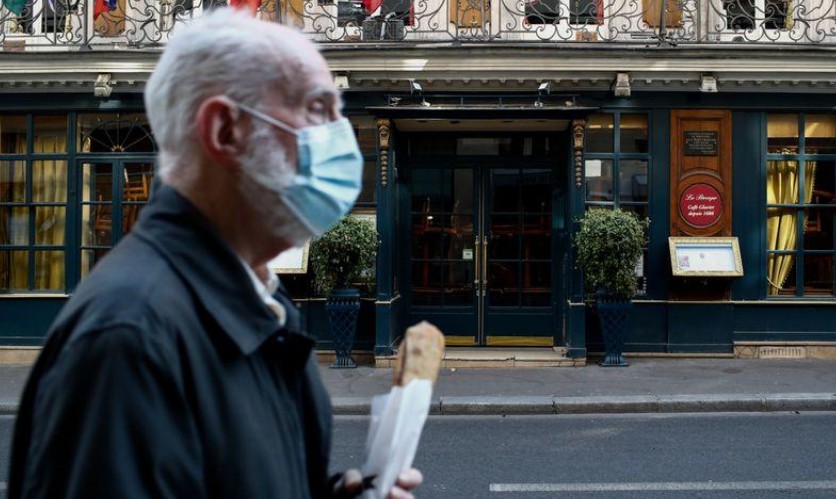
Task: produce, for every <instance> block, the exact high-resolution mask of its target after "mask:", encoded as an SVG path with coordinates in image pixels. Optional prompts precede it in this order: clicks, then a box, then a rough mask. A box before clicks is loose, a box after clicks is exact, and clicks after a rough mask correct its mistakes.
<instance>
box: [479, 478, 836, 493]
mask: <svg viewBox="0 0 836 499" xmlns="http://www.w3.org/2000/svg"><path fill="white" fill-rule="evenodd" d="M830 489H834V490H836V480H812V481H785V482H636V483H630V482H627V483H492V484H491V485H490V491H491V492H626V491H644V492H648V491H686V490H688V491H703V490H704V491H713V490H830Z"/></svg>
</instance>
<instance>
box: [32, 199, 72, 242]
mask: <svg viewBox="0 0 836 499" xmlns="http://www.w3.org/2000/svg"><path fill="white" fill-rule="evenodd" d="M66 213H67V209H66V208H64V207H63V206H38V207H37V208H35V244H37V245H39V246H61V245H63V244H64V231H65V228H66V220H67V219H66Z"/></svg>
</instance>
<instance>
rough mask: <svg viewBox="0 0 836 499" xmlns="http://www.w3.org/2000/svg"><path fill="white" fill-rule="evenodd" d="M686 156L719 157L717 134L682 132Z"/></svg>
mask: <svg viewBox="0 0 836 499" xmlns="http://www.w3.org/2000/svg"><path fill="white" fill-rule="evenodd" d="M682 134H683V137H684V144H683V145H684V148H683V149H684V153H685V156H717V132H682Z"/></svg>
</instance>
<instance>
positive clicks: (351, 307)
mask: <svg viewBox="0 0 836 499" xmlns="http://www.w3.org/2000/svg"><path fill="white" fill-rule="evenodd" d="M325 310H327V311H328V322H329V324H330V325H331V335H332V337H333V338H334V349H335V350H336V353H337V358H336V360H334V363H333V364H331V367H332V368H335V369H337V368H351V367H357V364H356V363H355V362H354V359H352V358H351V351H352V350H353V349H354V336H355V334H356V333H357V317H358V316H359V314H360V291H359V290H358V289H356V288H337V289H334V290H333V291H332V292H331V294H330V295H328V301H327V302H325Z"/></svg>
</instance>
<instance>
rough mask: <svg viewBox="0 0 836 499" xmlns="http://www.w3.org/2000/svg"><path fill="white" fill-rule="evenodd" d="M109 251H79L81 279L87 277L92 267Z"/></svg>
mask: <svg viewBox="0 0 836 499" xmlns="http://www.w3.org/2000/svg"><path fill="white" fill-rule="evenodd" d="M108 251H109V250H106V249H95V250H82V251H81V278H82V279H83V278H85V277H87V275H88V274H89V273H90V271H91V270H93V267H94V266H95V265H96V264H97V263H98V262H99V261H100V260H101V259H102V258H104V257H105V255H107V252H108Z"/></svg>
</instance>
